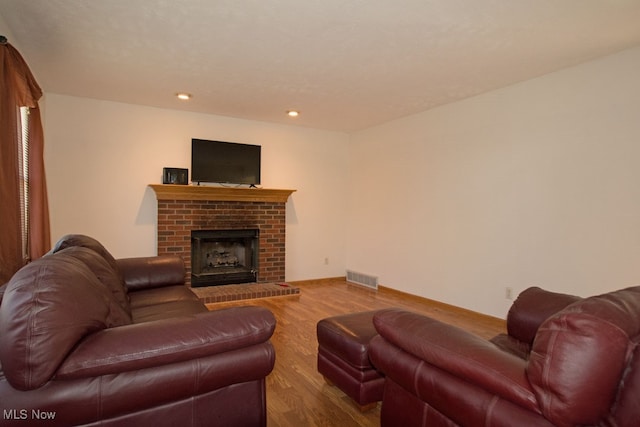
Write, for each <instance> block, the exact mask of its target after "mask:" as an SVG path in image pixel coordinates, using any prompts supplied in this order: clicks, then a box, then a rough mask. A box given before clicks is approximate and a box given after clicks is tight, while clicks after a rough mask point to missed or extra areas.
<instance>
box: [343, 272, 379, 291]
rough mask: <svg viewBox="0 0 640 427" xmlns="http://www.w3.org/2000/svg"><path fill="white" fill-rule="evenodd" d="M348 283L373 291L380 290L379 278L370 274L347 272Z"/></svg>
mask: <svg viewBox="0 0 640 427" xmlns="http://www.w3.org/2000/svg"><path fill="white" fill-rule="evenodd" d="M347 282H351V283H357V284H358V285H362V286H366V287H368V288H372V289H378V278H377V277H376V276H371V275H369V274H363V273H357V272H355V271H351V270H347Z"/></svg>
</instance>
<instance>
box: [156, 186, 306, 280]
mask: <svg viewBox="0 0 640 427" xmlns="http://www.w3.org/2000/svg"><path fill="white" fill-rule="evenodd" d="M151 187H152V188H153V189H154V191H155V192H156V196H157V198H158V230H157V244H158V255H164V254H177V255H180V256H182V258H183V259H184V262H185V266H186V268H187V277H186V281H187V284H188V285H189V286H190V285H191V231H192V230H232V229H258V230H260V234H259V244H258V246H259V255H258V282H281V281H284V280H285V255H286V247H285V241H286V201H287V198H288V196H289V195H290V194H291V193H292V192H293V191H294V190H265V191H264V193H263V190H261V189H236V188H220V187H208V188H209V189H210V190H207V187H204V190H203V188H202V187H193V186H179V185H151ZM180 187H182V188H180ZM227 190H230V191H227ZM274 192H276V193H274ZM274 194H275V195H274ZM205 198H210V199H214V200H203V199H205ZM215 199H222V200H215ZM233 199H236V200H233Z"/></svg>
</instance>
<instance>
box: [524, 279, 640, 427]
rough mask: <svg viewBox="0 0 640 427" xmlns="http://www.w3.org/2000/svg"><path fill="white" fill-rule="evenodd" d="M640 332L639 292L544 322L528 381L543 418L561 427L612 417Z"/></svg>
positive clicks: (573, 308) (588, 303)
mask: <svg viewBox="0 0 640 427" xmlns="http://www.w3.org/2000/svg"><path fill="white" fill-rule="evenodd" d="M639 332H640V287H635V288H627V289H623V290H620V291H616V292H611V293H609V294H605V295H600V296H596V297H591V298H587V299H584V300H580V301H578V302H576V303H574V304H571V305H570V306H568V307H567V308H565V309H564V310H562V311H560V312H558V313H557V314H555V315H554V316H552V317H550V318H549V319H548V320H547V321H545V322H544V323H543V324H542V325H541V326H540V328H539V329H538V333H537V335H536V337H535V340H534V342H533V346H532V349H531V354H530V357H529V364H528V366H527V376H528V378H529V381H530V383H531V385H532V386H533V388H534V390H535V393H536V397H537V398H538V402H539V405H540V409H541V411H542V413H543V414H544V416H545V417H546V418H547V419H549V420H550V421H551V422H552V423H553V424H555V425H558V426H573V425H597V424H598V423H599V422H601V421H602V420H603V419H605V418H606V417H607V416H608V413H609V411H610V410H611V409H612V406H613V404H614V402H615V400H616V398H617V396H618V393H619V390H620V387H621V382H622V378H623V374H624V373H625V370H626V369H627V368H628V365H629V364H630V362H631V356H632V354H633V349H634V348H635V346H636V344H635V343H634V340H635V339H636V337H637V335H638V333H639Z"/></svg>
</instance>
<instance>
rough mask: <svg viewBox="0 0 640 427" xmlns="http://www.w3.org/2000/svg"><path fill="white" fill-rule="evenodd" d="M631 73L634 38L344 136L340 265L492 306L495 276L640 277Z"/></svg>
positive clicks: (513, 282) (638, 68)
mask: <svg viewBox="0 0 640 427" xmlns="http://www.w3.org/2000/svg"><path fill="white" fill-rule="evenodd" d="M639 72H640V48H638V49H633V50H628V51H625V52H622V53H619V54H617V55H614V56H610V57H607V58H604V59H601V60H598V61H594V62H590V63H587V64H583V65H581V66H578V67H574V68H571V69H567V70H564V71H562V72H557V73H554V74H549V75H546V76H544V77H541V78H538V79H535V80H530V81H527V82H524V83H521V84H517V85H514V86H511V87H509V88H505V89H502V90H498V91H494V92H490V93H487V94H484V95H481V96H477V97H474V98H472V99H468V100H465V101H462V102H457V103H454V104H450V105H447V106H443V107H440V108H437V109H433V110H431V111H427V112H424V113H421V114H417V115H414V116H411V117H407V118H404V119H401V120H397V121H393V122H390V123H387V124H384V125H382V126H379V127H375V128H371V129H367V130H365V131H362V132H359V133H357V134H355V135H352V141H351V144H350V146H351V151H350V164H349V168H350V173H351V175H350V183H351V189H350V197H349V200H350V205H349V214H350V219H349V223H348V230H349V234H348V242H347V248H348V249H347V268H350V269H353V270H356V271H360V272H364V273H370V274H374V275H378V276H379V278H380V282H381V283H382V284H384V285H386V286H389V287H392V288H396V289H399V290H402V291H405V292H409V293H412V294H416V295H421V296H425V297H428V298H433V299H436V300H440V301H443V302H448V303H451V304H455V305H458V306H462V307H467V308H470V309H473V310H476V311H480V312H484V313H487V314H492V315H495V316H499V317H504V316H505V315H506V311H507V309H508V307H509V305H510V303H511V301H508V300H506V299H505V287H512V288H513V289H514V294H517V293H518V292H520V291H521V290H523V289H524V288H526V287H528V286H530V285H539V286H541V287H545V288H547V289H552V290H556V291H561V292H570V293H575V294H578V295H590V294H594V293H599V292H605V291H608V290H612V289H616V288H620V287H625V286H630V285H634V284H639V283H640V261H639V260H640V78H639V77H638V76H639V75H640V74H639ZM390 90H392V88H390Z"/></svg>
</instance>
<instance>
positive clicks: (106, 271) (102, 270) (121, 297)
mask: <svg viewBox="0 0 640 427" xmlns="http://www.w3.org/2000/svg"><path fill="white" fill-rule="evenodd" d="M57 253H58V254H64V255H69V256H72V257H73V258H76V259H78V260H80V261H82V262H83V263H84V264H85V265H86V266H87V267H89V270H91V272H92V273H93V274H94V275H95V276H96V278H97V279H98V281H99V282H100V283H101V284H102V285H103V286H104V287H105V289H106V290H107V291H108V292H109V293H110V294H111V295H112V297H113V300H114V302H115V303H116V305H117V307H112V310H111V317H113V319H111V321H110V323H111V324H110V325H109V326H120V325H123V324H127V323H131V307H130V301H129V295H128V294H127V290H126V288H125V286H124V284H123V283H122V280H121V279H120V275H119V274H118V272H117V271H115V270H114V269H113V268H112V267H111V266H110V265H109V264H108V263H107V261H106V260H105V259H104V258H103V257H102V256H100V255H99V254H98V253H97V252H95V251H94V250H92V249H88V248H85V247H83V246H71V247H68V248H66V249H63V250H61V251H59V252H57Z"/></svg>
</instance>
